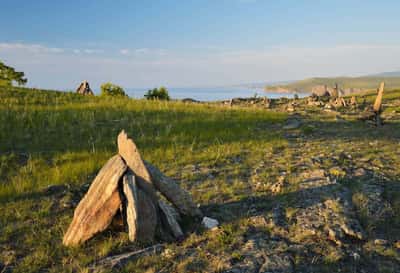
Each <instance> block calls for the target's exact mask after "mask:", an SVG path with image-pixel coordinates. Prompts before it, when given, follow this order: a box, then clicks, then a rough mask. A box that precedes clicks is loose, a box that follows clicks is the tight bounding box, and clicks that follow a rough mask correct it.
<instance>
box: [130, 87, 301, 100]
mask: <svg viewBox="0 0 400 273" xmlns="http://www.w3.org/2000/svg"><path fill="white" fill-rule="evenodd" d="M125 91H126V92H127V94H128V95H129V96H130V97H133V98H143V95H144V94H145V93H146V92H147V89H145V88H128V89H125ZM168 91H169V95H170V97H171V98H172V99H185V98H191V99H195V100H199V101H216V100H228V99H232V98H237V97H242V98H248V97H253V96H254V95H255V94H257V96H260V97H264V96H266V97H268V98H271V99H275V98H281V97H286V98H293V96H294V93H287V94H283V93H274V92H265V91H263V90H261V89H250V88H248V89H247V88H236V87H220V88H216V87H213V88H210V87H205V88H200V87H196V88H168ZM299 96H300V97H304V96H307V94H305V95H304V94H299Z"/></svg>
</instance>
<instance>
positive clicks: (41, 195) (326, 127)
mask: <svg viewBox="0 0 400 273" xmlns="http://www.w3.org/2000/svg"><path fill="white" fill-rule="evenodd" d="M363 95H364V96H365V98H366V100H367V104H369V103H371V102H372V101H373V100H374V98H375V96H376V94H374V92H369V93H365V94H363ZM360 99H361V98H360ZM305 101H306V100H299V101H298V102H299V104H300V106H299V107H298V109H297V110H296V111H298V112H299V114H300V115H301V117H300V118H301V119H302V126H301V127H300V128H299V129H295V130H284V129H283V125H284V124H285V121H286V119H287V117H288V114H287V113H285V112H284V111H283V110H282V109H283V107H282V105H284V104H285V105H286V102H285V103H284V102H282V103H278V101H276V102H275V103H274V107H273V108H272V109H271V110H266V109H263V108H262V107H255V106H252V107H243V106H234V107H228V106H222V105H219V104H217V103H208V104H185V103H182V102H178V101H170V102H162V101H147V100H134V99H129V98H101V97H85V96H80V95H76V94H73V93H64V92H57V91H46V90H36V89H25V88H15V87H4V88H3V87H0V215H1V217H0V271H1V270H3V269H4V268H5V270H9V271H10V272H24V273H25V272H88V265H90V264H91V263H92V262H93V261H95V260H98V259H100V258H102V257H106V256H109V255H112V254H118V253H121V252H124V251H127V250H133V249H137V248H141V247H143V246H142V245H136V244H131V243H130V242H129V241H128V236H127V232H126V231H124V230H121V229H120V228H118V226H116V225H113V224H112V225H111V227H110V228H109V229H107V230H106V231H105V232H103V233H101V234H99V235H97V236H95V237H94V238H93V239H91V240H89V241H88V242H87V243H85V244H84V245H82V246H80V247H77V248H66V247H63V246H62V237H63V234H64V232H65V231H66V229H67V227H68V225H69V223H70V221H71V219H72V215H73V211H74V208H75V207H76V205H77V203H78V202H79V200H80V199H81V198H82V196H83V195H84V194H85V192H86V191H87V189H88V187H89V185H90V183H91V182H92V180H93V179H94V177H95V175H96V173H97V172H98V170H99V169H100V168H101V166H102V165H103V164H104V163H105V162H106V161H107V159H108V158H109V157H111V156H112V155H114V154H115V153H116V151H117V147H116V137H117V135H118V133H119V132H120V130H122V129H125V130H126V131H127V132H128V134H129V135H130V136H131V137H132V138H133V139H134V141H135V142H136V144H137V145H138V147H139V149H140V152H141V154H142V156H143V157H144V158H145V159H146V160H149V161H151V162H152V163H154V164H155V165H157V166H159V167H160V169H161V170H162V171H163V172H165V173H166V174H167V175H169V176H171V177H174V178H176V179H177V181H179V182H180V185H181V187H183V188H184V189H187V190H188V191H189V192H190V193H191V194H192V196H193V198H194V201H195V202H196V203H198V204H199V205H200V206H201V209H202V211H203V212H204V213H205V214H206V215H207V216H209V217H213V218H217V219H218V220H219V221H220V222H221V227H220V229H219V230H217V231H207V230H203V229H202V228H201V227H199V226H196V225H194V223H192V222H190V221H187V220H188V219H185V226H187V227H188V231H189V232H188V234H187V236H186V238H185V240H184V241H183V242H181V243H170V244H167V245H166V247H167V249H168V251H167V252H165V253H163V254H162V255H159V256H150V257H146V258H142V259H138V260H136V261H132V262H130V263H129V264H127V265H126V266H125V267H124V268H122V269H121V272H199V271H200V272H201V271H203V272H224V270H226V269H229V268H231V267H232V265H235V264H240V263H246V262H247V261H248V259H249V257H248V255H247V254H248V250H247V248H246V247H245V246H246V245H247V243H249V242H250V241H251V240H253V239H254V242H255V243H258V242H259V241H260V238H261V239H262V240H261V241H263V242H264V244H266V245H265V246H264V248H261V249H262V250H260V251H259V252H258V253H257V255H258V254H261V252H262V253H264V251H265V253H267V254H268V253H270V252H269V251H278V252H279V253H289V254H290V255H293V256H292V257H293V262H294V264H295V267H296V270H297V269H298V270H299V271H302V272H336V271H341V272H352V271H354V268H355V266H359V267H360V268H361V267H362V269H363V270H364V271H365V272H368V270H369V269H371V268H372V269H373V270H375V271H376V272H385V270H386V269H388V268H391V267H392V268H394V267H395V266H396V265H397V264H398V261H399V259H400V258H399V257H400V256H399V255H398V249H395V247H394V242H397V241H399V240H400V237H399V234H400V220H399V219H400V217H399V215H400V201H399V200H400V195H399V192H400V191H399V183H398V181H399V178H400V168H398V166H400V150H399V140H400V123H399V120H400V119H399V118H398V114H397V116H396V113H394V114H393V115H394V119H392V120H390V121H388V122H387V123H386V124H385V125H384V126H383V127H381V128H376V127H374V126H371V125H369V124H368V123H365V122H362V121H358V120H357V114H358V113H359V111H360V109H353V108H346V109H341V110H340V112H337V113H334V114H332V113H329V112H326V111H324V110H322V109H320V108H317V107H306V106H305V105H306V103H305ZM399 102H400V91H399V90H393V91H390V90H389V91H385V95H384V100H383V103H384V113H392V112H393V111H395V110H396V109H398V107H399V105H400V103H399ZM360 108H361V107H360ZM357 111H358V112H357ZM339 114H340V115H341V116H342V117H343V120H342V121H338V120H337V119H335V115H339ZM357 168H364V169H365V170H366V175H364V176H362V177H358V178H354V177H353V176H352V172H353V171H354V170H355V169H357ZM316 169H323V170H324V171H325V172H326V174H328V175H329V176H330V178H331V179H332V180H333V179H336V180H337V182H338V185H336V186H335V187H332V188H329V189H328V190H327V191H325V192H323V193H321V194H320V196H316V197H315V198H316V200H319V199H318V198H321V200H323V201H324V202H325V201H326V200H329V199H331V202H330V204H331V205H330V208H331V209H332V211H333V212H334V213H338V214H340V215H342V213H343V205H342V203H343V202H342V201H341V200H339V199H337V198H336V197H335V198H333V196H334V195H335V194H339V193H341V191H342V190H346V192H347V193H348V197H349V202H351V203H352V206H354V217H356V218H357V219H358V220H359V221H360V222H361V224H362V225H363V226H364V229H365V230H366V232H367V238H366V240H365V242H364V241H363V242H360V241H357V242H351V243H349V244H347V243H346V244H345V245H343V246H342V247H338V246H336V245H335V244H333V243H332V242H331V241H329V240H327V239H326V234H325V233H324V231H321V232H320V233H318V234H303V233H299V232H296V230H297V228H298V227H297V226H296V220H297V217H298V215H299V213H302V212H304V210H305V209H308V208H309V207H305V208H304V207H302V206H299V205H301V202H302V201H305V200H303V199H302V198H303V197H302V195H299V191H300V192H301V190H302V189H301V187H300V184H301V182H302V173H303V172H304V171H307V172H309V171H311V170H316ZM282 177H283V179H282ZM277 181H281V182H282V186H281V190H278V191H277V192H274V193H272V192H271V189H272V188H273V186H274V185H276V183H277ZM372 182H374V183H375V182H379V183H381V184H382V185H383V187H384V191H383V197H384V199H383V200H382V204H383V205H384V207H385V210H387V211H388V212H389V213H388V214H387V215H386V216H382V217H380V216H379V217H378V216H376V215H370V214H368V213H366V211H365V204H366V202H367V201H370V200H366V198H367V199H368V196H367V195H365V194H364V193H363V192H362V189H363V187H362V186H363V183H372ZM50 185H58V186H59V189H58V191H55V192H49V191H48V190H47V188H48V186H50ZM303 191H304V189H303ZM306 191H307V190H306ZM338 196H339V195H338ZM342 197H344V195H343V196H342ZM299 202H300V203H299ZM278 205H279V206H280V207H282V214H283V216H280V217H282V219H281V220H282V221H283V222H285V223H286V225H287V232H286V233H285V232H284V231H283V230H284V227H281V226H277V225H275V224H265V223H264V222H262V221H261V222H254V219H253V218H252V216H257V217H259V218H263V217H266V218H268V219H270V218H271V217H272V216H271V215H272V213H273V211H274V210H273V208H275V207H276V206H278ZM324 213H325V211H324ZM322 215H323V216H324V217H327V218H329V217H330V216H329V215H325V214H323V213H322ZM189 220H190V219H189ZM268 223H269V222H268ZM324 234H325V235H324ZM324 236H325V237H324ZM376 238H381V239H386V240H388V242H389V243H390V245H389V246H388V247H383V246H381V247H376V246H375V245H374V244H373V242H374V240H375V239H376ZM304 249H307V251H304ZM352 251H357V252H359V253H360V254H361V261H360V262H357V263H356V262H354V261H353V260H352V258H349V257H348V254H347V253H350V252H352ZM251 253H253V254H254V252H251ZM253 254H252V255H253ZM253 256H254V255H253ZM398 268H399V267H398V266H397V267H396V268H395V269H398ZM367 269H368V270H367ZM5 272H7V271H5Z"/></svg>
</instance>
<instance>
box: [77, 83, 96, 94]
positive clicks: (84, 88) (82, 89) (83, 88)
mask: <svg viewBox="0 0 400 273" xmlns="http://www.w3.org/2000/svg"><path fill="white" fill-rule="evenodd" d="M76 93H78V94H81V95H91V96H93V95H94V93H93V91H92V89H90V86H89V83H88V82H87V81H83V82H81V84H80V85H79V87H78V89H76Z"/></svg>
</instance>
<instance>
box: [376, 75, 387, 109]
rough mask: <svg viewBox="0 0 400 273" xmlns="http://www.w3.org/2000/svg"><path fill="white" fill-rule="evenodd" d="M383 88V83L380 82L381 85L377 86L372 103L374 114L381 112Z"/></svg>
mask: <svg viewBox="0 0 400 273" xmlns="http://www.w3.org/2000/svg"><path fill="white" fill-rule="evenodd" d="M384 88H385V83H384V82H381V85H380V86H379V91H378V96H377V97H376V99H375V103H374V112H375V113H380V112H381V107H382V98H383V89H384Z"/></svg>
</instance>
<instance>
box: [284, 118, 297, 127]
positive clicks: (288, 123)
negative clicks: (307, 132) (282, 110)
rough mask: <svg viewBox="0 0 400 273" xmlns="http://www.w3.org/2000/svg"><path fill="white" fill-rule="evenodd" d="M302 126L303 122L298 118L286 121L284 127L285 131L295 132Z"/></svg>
mask: <svg viewBox="0 0 400 273" xmlns="http://www.w3.org/2000/svg"><path fill="white" fill-rule="evenodd" d="M300 126H301V121H300V120H299V119H297V118H290V119H288V120H287V121H286V124H285V125H284V126H283V129H285V130H293V129H298V128H299V127H300Z"/></svg>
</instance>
